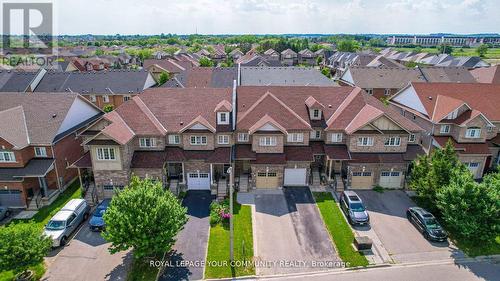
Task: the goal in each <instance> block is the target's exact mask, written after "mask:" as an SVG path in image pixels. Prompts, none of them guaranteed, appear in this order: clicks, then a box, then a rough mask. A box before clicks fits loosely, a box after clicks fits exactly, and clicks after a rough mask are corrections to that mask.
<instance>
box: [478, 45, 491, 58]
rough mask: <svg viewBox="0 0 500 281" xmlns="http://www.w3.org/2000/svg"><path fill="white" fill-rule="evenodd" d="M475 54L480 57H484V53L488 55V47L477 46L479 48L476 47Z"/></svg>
mask: <svg viewBox="0 0 500 281" xmlns="http://www.w3.org/2000/svg"><path fill="white" fill-rule="evenodd" d="M476 52H477V54H478V55H479V56H480V57H484V56H485V55H486V53H488V45H486V44H481V45H479V47H477V49H476Z"/></svg>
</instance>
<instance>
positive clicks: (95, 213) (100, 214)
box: [94, 208, 106, 218]
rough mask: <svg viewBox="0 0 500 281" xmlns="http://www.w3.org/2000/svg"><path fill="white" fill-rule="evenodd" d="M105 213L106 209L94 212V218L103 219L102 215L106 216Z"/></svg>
mask: <svg viewBox="0 0 500 281" xmlns="http://www.w3.org/2000/svg"><path fill="white" fill-rule="evenodd" d="M104 212H106V208H99V209H97V210H95V212H94V217H99V218H100V217H102V215H104Z"/></svg>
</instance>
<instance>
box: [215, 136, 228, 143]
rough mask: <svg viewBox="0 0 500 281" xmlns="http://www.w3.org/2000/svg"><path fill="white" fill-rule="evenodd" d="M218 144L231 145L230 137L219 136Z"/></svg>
mask: <svg viewBox="0 0 500 281" xmlns="http://www.w3.org/2000/svg"><path fill="white" fill-rule="evenodd" d="M217 143H218V144H229V135H218V136H217Z"/></svg>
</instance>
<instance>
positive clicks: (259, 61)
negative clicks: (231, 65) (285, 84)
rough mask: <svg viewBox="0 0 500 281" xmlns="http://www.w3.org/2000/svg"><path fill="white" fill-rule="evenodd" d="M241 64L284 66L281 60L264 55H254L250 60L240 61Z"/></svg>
mask: <svg viewBox="0 0 500 281" xmlns="http://www.w3.org/2000/svg"><path fill="white" fill-rule="evenodd" d="M239 65H241V66H272V67H277V66H282V65H281V62H280V61H279V60H268V59H266V58H265V57H263V56H260V55H254V56H252V57H251V58H249V59H248V60H246V61H244V62H240V63H239Z"/></svg>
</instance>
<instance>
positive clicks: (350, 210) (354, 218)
mask: <svg viewBox="0 0 500 281" xmlns="http://www.w3.org/2000/svg"><path fill="white" fill-rule="evenodd" d="M340 208H341V209H342V211H344V213H345V215H346V217H347V219H348V220H349V223H350V224H353V225H355V224H357V225H367V224H369V223H370V216H369V215H368V212H367V211H366V208H365V205H364V204H363V201H361V198H359V196H358V194H356V192H354V191H350V190H347V191H344V192H342V196H341V197H340Z"/></svg>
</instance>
